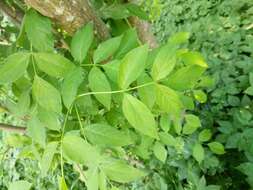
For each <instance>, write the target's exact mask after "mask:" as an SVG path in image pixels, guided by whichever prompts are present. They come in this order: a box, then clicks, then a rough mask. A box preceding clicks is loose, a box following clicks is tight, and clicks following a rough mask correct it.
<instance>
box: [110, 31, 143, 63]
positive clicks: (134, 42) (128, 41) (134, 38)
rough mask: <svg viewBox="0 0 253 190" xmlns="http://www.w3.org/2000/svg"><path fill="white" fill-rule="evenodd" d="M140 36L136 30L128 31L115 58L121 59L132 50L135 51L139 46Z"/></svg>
mask: <svg viewBox="0 0 253 190" xmlns="http://www.w3.org/2000/svg"><path fill="white" fill-rule="evenodd" d="M138 44H139V43H138V35H137V32H136V30H135V29H129V30H127V31H126V32H125V33H124V34H123V37H122V40H121V43H120V46H119V48H118V51H117V52H116V55H115V57H116V58H118V59H121V58H122V57H123V56H124V55H125V54H126V53H128V52H129V51H130V50H131V49H134V48H136V47H137V46H138Z"/></svg>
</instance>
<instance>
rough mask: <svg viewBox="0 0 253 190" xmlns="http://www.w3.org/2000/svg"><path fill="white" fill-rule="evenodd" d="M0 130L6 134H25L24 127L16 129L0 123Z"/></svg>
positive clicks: (16, 127)
mask: <svg viewBox="0 0 253 190" xmlns="http://www.w3.org/2000/svg"><path fill="white" fill-rule="evenodd" d="M0 130H2V131H7V132H15V133H22V134H24V133H25V132H26V128H25V127H18V126H13V125H8V124H4V123H0Z"/></svg>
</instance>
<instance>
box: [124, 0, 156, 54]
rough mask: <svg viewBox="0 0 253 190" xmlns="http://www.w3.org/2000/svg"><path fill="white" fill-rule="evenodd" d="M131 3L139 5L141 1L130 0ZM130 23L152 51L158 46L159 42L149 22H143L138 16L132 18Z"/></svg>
mask: <svg viewBox="0 0 253 190" xmlns="http://www.w3.org/2000/svg"><path fill="white" fill-rule="evenodd" d="M129 2H131V3H136V4H138V2H139V0H129ZM129 22H130V23H131V25H133V26H134V27H135V28H136V30H137V33H138V36H139V38H140V40H141V42H143V43H147V44H148V45H149V47H150V48H151V49H154V48H156V47H157V46H158V42H157V40H156V37H155V36H154V34H153V32H152V29H151V24H150V23H149V22H147V21H145V20H141V19H140V18H138V17H136V16H133V17H130V18H129Z"/></svg>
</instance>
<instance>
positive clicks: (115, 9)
mask: <svg viewBox="0 0 253 190" xmlns="http://www.w3.org/2000/svg"><path fill="white" fill-rule="evenodd" d="M101 13H102V14H101V15H102V17H103V19H108V18H112V19H114V20H118V19H124V18H127V17H129V16H130V15H131V14H130V12H129V11H128V9H127V7H126V5H124V4H119V3H113V4H111V5H110V6H106V7H104V8H103V9H102V10H101Z"/></svg>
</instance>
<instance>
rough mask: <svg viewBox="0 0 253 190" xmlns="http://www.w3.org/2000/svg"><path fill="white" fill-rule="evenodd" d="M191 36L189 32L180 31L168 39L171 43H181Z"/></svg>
mask: <svg viewBox="0 0 253 190" xmlns="http://www.w3.org/2000/svg"><path fill="white" fill-rule="evenodd" d="M189 38H190V33H188V32H178V33H176V34H174V35H173V36H171V37H170V38H169V40H168V44H171V45H180V44H182V43H185V42H187V41H188V39H189Z"/></svg>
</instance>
